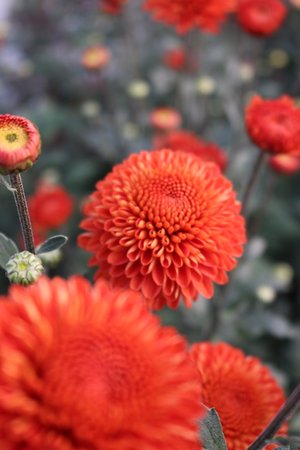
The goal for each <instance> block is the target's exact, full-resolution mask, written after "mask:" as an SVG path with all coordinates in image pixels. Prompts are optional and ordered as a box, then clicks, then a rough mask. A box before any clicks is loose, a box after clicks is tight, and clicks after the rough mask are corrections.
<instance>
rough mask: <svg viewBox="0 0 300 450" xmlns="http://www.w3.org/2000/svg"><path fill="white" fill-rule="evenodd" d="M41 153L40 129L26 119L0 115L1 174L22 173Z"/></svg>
mask: <svg viewBox="0 0 300 450" xmlns="http://www.w3.org/2000/svg"><path fill="white" fill-rule="evenodd" d="M40 153H41V138H40V134H39V132H38V129H37V128H36V126H35V125H33V123H32V122H30V121H29V120H28V119H25V118H24V117H19V116H12V115H10V114H0V173H2V174H4V175H7V174H11V173H17V172H22V171H23V170H26V169H28V167H30V166H32V164H33V163H34V162H35V161H36V159H37V158H38V157H39V155H40Z"/></svg>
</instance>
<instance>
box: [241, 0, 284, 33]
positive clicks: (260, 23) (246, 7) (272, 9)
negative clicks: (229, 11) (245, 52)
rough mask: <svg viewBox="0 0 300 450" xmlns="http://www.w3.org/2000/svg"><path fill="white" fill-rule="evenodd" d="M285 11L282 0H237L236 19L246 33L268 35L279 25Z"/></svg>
mask: <svg viewBox="0 0 300 450" xmlns="http://www.w3.org/2000/svg"><path fill="white" fill-rule="evenodd" d="M286 13H287V9H286V6H285V5H284V3H283V2H282V0H239V3H238V9H237V19H238V22H239V24H240V25H241V27H242V28H243V29H244V30H245V31H247V32H248V33H250V34H254V35H256V36H269V35H270V34H272V33H274V32H275V31H277V30H278V28H279V27H280V26H281V24H282V22H283V20H284V18H285V16H286Z"/></svg>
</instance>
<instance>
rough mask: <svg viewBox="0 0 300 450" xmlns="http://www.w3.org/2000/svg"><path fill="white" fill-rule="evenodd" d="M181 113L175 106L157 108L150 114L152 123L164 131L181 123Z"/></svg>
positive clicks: (172, 128)
mask: <svg viewBox="0 0 300 450" xmlns="http://www.w3.org/2000/svg"><path fill="white" fill-rule="evenodd" d="M181 121H182V118H181V115H180V113H179V112H178V111H177V110H176V109H173V108H157V109H155V110H154V111H152V113H151V116H150V122H151V125H152V126H153V127H154V128H156V129H158V130H163V131H169V130H175V129H176V128H178V127H180V125H181Z"/></svg>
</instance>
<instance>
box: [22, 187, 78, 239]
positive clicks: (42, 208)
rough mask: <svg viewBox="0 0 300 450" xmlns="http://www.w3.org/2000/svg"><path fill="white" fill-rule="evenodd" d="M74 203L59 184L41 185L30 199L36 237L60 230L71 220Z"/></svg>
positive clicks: (29, 206)
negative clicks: (53, 230)
mask: <svg viewBox="0 0 300 450" xmlns="http://www.w3.org/2000/svg"><path fill="white" fill-rule="evenodd" d="M73 206H74V202H73V199H72V197H71V196H70V194H69V193H68V192H67V191H66V190H65V189H64V188H63V187H62V186H59V185H57V184H51V183H41V184H40V185H39V186H38V188H37V190H36V192H35V193H34V194H33V195H32V196H31V197H29V199H28V208H29V212H30V216H31V221H32V225H33V228H34V231H35V233H36V235H37V236H38V235H39V234H41V235H42V234H44V233H45V232H47V231H49V230H52V229H55V228H59V227H61V226H62V225H64V224H65V223H66V222H67V220H68V219H69V217H70V215H71V214H72V211H73Z"/></svg>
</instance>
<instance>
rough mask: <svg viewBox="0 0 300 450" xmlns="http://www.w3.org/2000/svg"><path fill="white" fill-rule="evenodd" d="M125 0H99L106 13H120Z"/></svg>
mask: <svg viewBox="0 0 300 450" xmlns="http://www.w3.org/2000/svg"><path fill="white" fill-rule="evenodd" d="M126 2H127V0H100V4H99V5H100V8H101V9H102V11H104V12H106V13H108V14H113V15H114V14H120V12H121V11H122V8H123V6H124V5H125V3H126Z"/></svg>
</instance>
